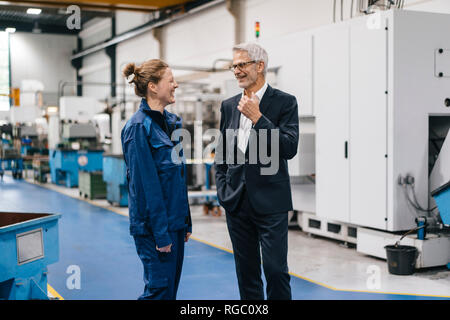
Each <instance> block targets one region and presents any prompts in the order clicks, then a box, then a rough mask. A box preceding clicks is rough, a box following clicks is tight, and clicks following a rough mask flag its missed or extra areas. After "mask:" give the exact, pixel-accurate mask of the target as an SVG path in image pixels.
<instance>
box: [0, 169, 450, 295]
mask: <svg viewBox="0 0 450 320" xmlns="http://www.w3.org/2000/svg"><path fill="white" fill-rule="evenodd" d="M0 211H11V212H45V213H60V214H62V218H61V219H60V220H59V243H60V258H59V261H58V262H57V263H55V264H53V265H50V266H49V274H48V282H49V286H50V290H49V292H50V293H51V294H53V295H56V296H61V297H62V298H64V299H67V300H78V299H82V300H91V299H93V300H110V299H111V300H112V299H125V300H127V299H136V298H137V297H138V296H139V295H140V294H141V292H142V289H143V281H142V265H141V262H140V261H139V259H138V256H137V254H136V251H135V247H134V242H133V240H132V238H131V236H130V235H129V233H128V218H127V217H126V216H124V215H121V214H117V213H116V212H113V211H110V210H107V209H105V208H101V207H99V206H95V205H93V204H91V203H88V202H86V201H83V200H81V199H80V200H79V199H74V198H73V197H70V196H67V195H64V194H61V193H60V192H56V191H54V190H49V189H48V188H43V187H41V186H38V185H34V184H31V183H28V182H26V181H23V180H22V181H18V180H13V179H12V178H11V177H9V176H5V177H4V181H3V182H0ZM213 219H214V218H213ZM194 221H195V220H194ZM216 221H217V220H216ZM194 223H195V222H194ZM194 233H195V228H194ZM291 250H292V249H291ZM73 266H75V268H79V271H80V275H81V283H80V288H79V289H78V288H72V289H70V288H71V279H72V278H71V275H72V274H71V270H73ZM444 273H445V272H444ZM447 276H448V274H447ZM72 284H73V283H72ZM291 286H292V295H293V299H298V300H303V299H326V300H328V299H358V300H364V299H371V300H372V299H383V300H397V299H405V300H410V299H414V300H417V299H420V300H422V299H448V298H450V297H448V296H447V295H446V297H445V296H434V295H426V296H425V295H414V294H389V293H373V292H363V291H361V290H348V291H347V290H340V289H335V288H334V287H331V286H327V285H323V284H321V283H318V282H314V281H310V280H308V279H306V278H304V277H301V276H298V275H297V274H294V273H291ZM72 287H73V286H72ZM178 299H183V300H210V299H213V300H216V299H224V300H228V299H230V300H233V299H239V293H238V288H237V280H236V276H235V270H234V260H233V255H232V253H231V252H230V250H227V249H226V248H222V247H221V246H219V245H214V244H212V243H209V242H208V241H204V240H200V239H195V238H194V239H191V240H190V241H189V242H188V243H187V245H186V254H185V260H184V268H183V274H182V278H181V283H180V288H179V291H178Z"/></svg>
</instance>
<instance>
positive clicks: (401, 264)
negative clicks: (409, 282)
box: [384, 245, 417, 275]
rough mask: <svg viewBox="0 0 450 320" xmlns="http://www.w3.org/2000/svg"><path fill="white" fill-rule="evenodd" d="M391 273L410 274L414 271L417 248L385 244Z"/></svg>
mask: <svg viewBox="0 0 450 320" xmlns="http://www.w3.org/2000/svg"><path fill="white" fill-rule="evenodd" d="M384 248H385V249H386V257H387V263H388V269H389V273H391V274H396V275H410V274H413V273H414V269H415V266H416V259H417V248H416V247H412V246H400V245H399V246H395V245H390V246H385V247H384Z"/></svg>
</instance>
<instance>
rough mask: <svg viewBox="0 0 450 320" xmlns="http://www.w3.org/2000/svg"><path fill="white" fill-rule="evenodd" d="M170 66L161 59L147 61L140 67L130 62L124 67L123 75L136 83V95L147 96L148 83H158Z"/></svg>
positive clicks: (128, 80)
mask: <svg viewBox="0 0 450 320" xmlns="http://www.w3.org/2000/svg"><path fill="white" fill-rule="evenodd" d="M168 67H169V65H168V64H167V63H165V62H164V61H162V60H160V59H151V60H148V61H145V62H144V63H143V64H141V65H140V66H138V67H136V65H135V64H134V63H128V64H127V65H126V66H125V68H124V69H123V76H124V77H125V78H126V79H127V82H128V83H130V84H131V83H134V85H135V87H134V92H135V93H136V95H137V96H139V97H142V98H145V97H147V87H148V83H149V82H152V83H154V84H158V82H159V81H160V80H161V78H162V76H163V74H164V72H165V71H166V69H167V68H168Z"/></svg>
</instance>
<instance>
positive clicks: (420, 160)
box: [294, 10, 450, 268]
mask: <svg viewBox="0 0 450 320" xmlns="http://www.w3.org/2000/svg"><path fill="white" fill-rule="evenodd" d="M448 28H450V18H449V15H445V14H435V13H425V12H415V11H402V10H390V11H385V12H377V13H374V14H370V15H368V16H362V17H358V18H355V19H351V20H348V21H344V22H341V23H337V24H333V25H330V26H326V27H322V28H319V29H316V30H311V31H308V32H307V33H305V38H307V39H309V41H310V43H311V46H309V48H310V49H311V54H310V62H311V64H312V70H313V72H312V74H311V79H310V80H311V81H312V84H313V90H312V91H311V92H312V99H310V100H311V101H312V104H313V108H312V110H314V114H313V116H314V117H315V132H316V136H315V158H316V161H315V170H316V181H315V182H316V184H315V208H314V207H313V208H312V210H314V212H305V213H304V214H302V217H301V218H300V219H299V224H300V223H301V224H302V225H301V226H302V228H304V230H306V231H307V232H310V233H317V234H320V235H322V236H329V237H332V238H336V239H340V240H343V241H349V242H353V243H355V244H356V246H357V250H358V252H361V253H364V254H368V255H372V256H375V257H380V258H384V259H385V258H386V251H385V249H384V247H385V246H386V245H392V244H394V243H396V241H397V240H399V238H400V236H401V235H403V234H404V233H405V232H407V231H409V230H412V229H415V228H417V227H418V226H424V225H425V224H426V227H423V228H420V230H421V231H426V234H425V235H424V234H421V233H420V232H412V233H410V234H409V235H408V236H406V237H404V239H403V240H402V244H404V245H411V246H415V247H416V248H417V249H418V252H419V256H418V258H417V261H416V268H425V267H432V266H442V265H446V264H447V263H449V262H450V233H449V231H448V230H449V229H448V227H446V226H445V224H443V223H442V221H441V220H442V219H441V218H440V217H439V214H438V211H441V208H440V207H439V206H438V207H436V206H435V205H434V200H433V199H432V197H431V192H432V191H434V190H436V188H437V187H439V186H441V185H443V184H444V183H446V182H448V181H450V175H448V174H446V175H444V176H443V175H442V174H438V173H435V172H434V171H435V168H436V166H437V165H439V164H440V167H441V168H445V170H444V171H445V172H447V171H449V170H450V166H448V163H449V162H448V161H445V160H443V159H442V161H439V158H441V157H443V156H444V155H443V153H445V154H447V153H446V147H445V144H443V143H442V142H443V141H444V140H446V137H447V135H448V129H449V128H450V109H449V106H450V96H449V93H448V87H449V85H450V68H449V66H450V40H449V39H448V37H445V36H444V35H443V33H442V30H447V29H448ZM330 53H332V54H330ZM300 152H301V151H300ZM438 171H439V172H440V173H442V171H443V169H440V170H438ZM445 180H446V181H445ZM294 197H296V194H295V193H294ZM304 198H306V196H305V197H304ZM294 203H295V200H294ZM294 206H295V204H294ZM423 217H425V218H426V222H425V220H424V218H423Z"/></svg>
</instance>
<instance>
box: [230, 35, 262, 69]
mask: <svg viewBox="0 0 450 320" xmlns="http://www.w3.org/2000/svg"><path fill="white" fill-rule="evenodd" d="M234 51H246V52H247V53H248V56H249V57H250V59H252V60H255V61H263V62H264V70H263V73H264V76H266V74H267V66H268V65H269V56H268V55H267V52H266V50H264V48H263V47H261V46H260V45H259V44H257V43H254V42H247V43H241V44H238V45H235V46H234V47H233V52H234Z"/></svg>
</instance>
